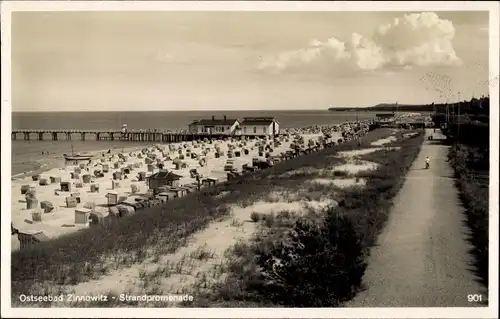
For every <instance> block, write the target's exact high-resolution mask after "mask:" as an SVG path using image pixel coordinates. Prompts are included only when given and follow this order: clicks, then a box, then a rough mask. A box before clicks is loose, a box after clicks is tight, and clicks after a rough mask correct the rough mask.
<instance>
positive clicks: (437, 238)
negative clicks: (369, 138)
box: [345, 129, 488, 307]
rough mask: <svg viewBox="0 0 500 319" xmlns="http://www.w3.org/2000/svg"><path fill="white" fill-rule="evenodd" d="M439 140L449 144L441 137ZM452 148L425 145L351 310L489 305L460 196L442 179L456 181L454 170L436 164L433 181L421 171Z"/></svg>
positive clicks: (386, 227)
mask: <svg viewBox="0 0 500 319" xmlns="http://www.w3.org/2000/svg"><path fill="white" fill-rule="evenodd" d="M430 134H432V130H431V129H429V130H428V132H427V135H430ZM438 137H439V139H443V138H444V136H441V134H439V133H437V134H436V138H438ZM448 147H449V146H445V145H436V144H431V143H430V142H428V141H427V139H424V144H423V145H422V148H421V151H420V153H419V155H418V156H417V158H416V160H415V162H414V163H413V166H412V168H411V170H410V171H409V173H408V175H407V176H406V179H405V182H404V184H403V187H402V188H401V190H400V191H399V194H398V195H397V196H396V198H395V199H394V206H393V208H392V211H391V212H390V215H389V220H388V221H387V224H386V226H385V228H384V230H383V232H382V233H381V234H380V236H379V238H378V243H377V245H375V246H374V247H373V248H372V249H371V252H370V257H369V259H368V267H367V269H366V272H365V274H364V276H363V286H364V287H365V288H366V289H365V290H363V291H361V292H359V293H358V294H357V295H356V296H355V297H354V298H353V300H351V301H349V302H347V303H346V304H345V306H346V307H474V306H484V305H481V304H480V303H474V302H469V301H468V296H470V295H480V296H481V298H482V300H483V301H485V300H487V297H488V292H487V288H486V287H484V286H482V285H481V284H480V283H479V282H478V281H476V278H475V276H474V274H473V272H472V271H471V270H470V266H469V265H470V264H473V261H472V258H473V257H472V256H471V255H470V254H469V251H470V250H472V246H471V245H470V244H469V243H468V242H467V233H468V229H467V226H466V225H465V224H464V222H463V220H464V219H465V216H464V215H465V214H464V212H463V208H462V207H461V206H460V203H459V199H458V198H459V197H458V191H457V189H456V188H455V185H454V183H453V180H452V179H451V178H437V176H451V175H452V169H451V166H450V165H449V163H448V162H446V161H439V162H436V164H435V165H434V167H433V173H434V174H433V175H432V176H430V175H429V174H427V173H426V172H424V171H422V170H421V169H420V168H419V166H420V165H421V164H420V163H422V161H424V159H429V158H430V157H433V158H445V157H446V154H447V152H448ZM435 176H436V177H435Z"/></svg>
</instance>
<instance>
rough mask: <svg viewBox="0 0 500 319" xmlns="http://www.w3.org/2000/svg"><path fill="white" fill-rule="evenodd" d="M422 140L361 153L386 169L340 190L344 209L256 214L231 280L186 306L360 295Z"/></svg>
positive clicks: (334, 300) (313, 302)
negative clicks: (370, 257)
mask: <svg viewBox="0 0 500 319" xmlns="http://www.w3.org/2000/svg"><path fill="white" fill-rule="evenodd" d="M422 142H423V134H419V135H417V136H415V137H413V138H410V139H407V140H403V141H399V142H398V146H400V147H401V148H400V149H397V150H394V149H392V150H380V151H377V152H373V153H370V154H366V155H362V156H360V159H362V160H372V161H376V162H378V163H380V164H381V166H379V169H377V170H375V171H369V172H364V173H363V174H362V175H363V176H364V177H365V178H366V179H367V184H366V186H365V187H364V188H359V187H352V188H348V189H344V190H340V189H335V194H336V195H335V196H332V197H334V198H335V200H336V201H337V202H338V205H337V206H335V205H332V206H329V207H328V208H326V209H325V210H310V211H308V212H305V213H304V214H296V213H290V212H286V211H285V212H280V213H278V214H274V215H272V216H268V218H265V217H264V216H261V215H259V214H254V215H253V217H252V220H254V221H255V222H259V223H260V227H259V229H258V231H257V233H256V234H255V235H254V236H253V238H252V240H251V241H250V242H248V243H238V244H236V245H235V246H234V247H233V248H232V249H231V250H230V251H228V253H227V256H228V262H227V264H225V265H224V267H225V268H226V269H225V272H227V273H228V276H227V277H226V278H225V280H224V281H221V282H219V283H217V284H216V285H214V286H213V287H211V289H210V290H209V291H206V289H205V290H199V291H198V293H197V298H196V300H195V303H194V304H193V303H189V304H185V305H186V306H190V307H193V306H198V307H245V306H247V307H252V306H255V305H259V306H261V307H265V306H273V307H275V306H281V307H334V306H339V305H341V304H342V302H345V301H347V300H349V299H351V298H352V297H354V296H355V294H356V292H357V291H358V289H360V287H361V279H362V276H363V274H364V271H365V268H366V266H367V264H366V262H367V257H368V253H369V249H370V248H371V247H372V246H373V245H374V243H375V240H376V238H377V235H378V234H379V233H380V231H381V230H382V228H383V226H384V224H385V222H386V221H387V218H388V214H389V211H390V208H391V206H392V199H393V198H394V196H395V195H396V194H397V192H398V190H399V189H400V188H401V186H402V184H403V181H404V178H403V177H404V176H405V175H406V173H407V172H408V170H409V168H410V167H411V165H412V163H413V161H414V159H415V158H416V156H417V155H418V152H419V150H420V146H421V144H422ZM351 147H352V146H351ZM344 149H348V147H344ZM331 191H332V190H331Z"/></svg>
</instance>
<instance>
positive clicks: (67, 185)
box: [60, 182, 71, 192]
mask: <svg viewBox="0 0 500 319" xmlns="http://www.w3.org/2000/svg"><path fill="white" fill-rule="evenodd" d="M60 186H61V192H71V183H70V182H61V184H60Z"/></svg>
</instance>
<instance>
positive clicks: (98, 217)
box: [89, 211, 109, 226]
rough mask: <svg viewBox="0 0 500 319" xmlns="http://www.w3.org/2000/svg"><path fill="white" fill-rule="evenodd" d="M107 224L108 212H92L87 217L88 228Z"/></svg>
mask: <svg viewBox="0 0 500 319" xmlns="http://www.w3.org/2000/svg"><path fill="white" fill-rule="evenodd" d="M107 222H109V212H101V211H97V212H96V211H93V212H91V213H90V215H89V223H90V226H95V225H103V224H106V223H107Z"/></svg>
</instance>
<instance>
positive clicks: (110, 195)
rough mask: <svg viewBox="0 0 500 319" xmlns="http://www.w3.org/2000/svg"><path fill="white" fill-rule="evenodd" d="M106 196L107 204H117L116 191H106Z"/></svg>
mask: <svg viewBox="0 0 500 319" xmlns="http://www.w3.org/2000/svg"><path fill="white" fill-rule="evenodd" d="M106 198H107V199H108V205H110V206H111V205H116V204H118V192H108V193H107V194H106Z"/></svg>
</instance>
